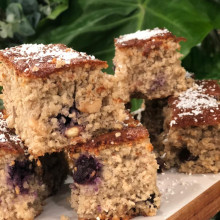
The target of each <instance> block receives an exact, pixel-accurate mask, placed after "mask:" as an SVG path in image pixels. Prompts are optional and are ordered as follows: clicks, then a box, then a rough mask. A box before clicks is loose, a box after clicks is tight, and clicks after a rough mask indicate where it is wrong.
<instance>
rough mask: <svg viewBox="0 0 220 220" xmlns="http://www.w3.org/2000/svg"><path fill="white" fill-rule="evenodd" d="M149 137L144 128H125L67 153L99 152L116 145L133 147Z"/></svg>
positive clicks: (71, 149) (101, 136)
mask: <svg viewBox="0 0 220 220" xmlns="http://www.w3.org/2000/svg"><path fill="white" fill-rule="evenodd" d="M148 137H149V133H148V131H147V129H146V128H144V127H142V126H137V127H127V128H124V129H122V130H117V131H112V132H109V133H106V134H102V135H99V136H97V137H95V138H93V139H91V140H89V141H88V142H86V143H83V144H77V145H75V146H71V147H70V148H69V153H70V157H71V153H76V152H79V151H100V150H103V149H106V148H110V147H115V146H117V145H123V144H127V145H131V146H132V145H133V143H134V142H136V143H138V142H141V141H143V140H144V139H146V138H148Z"/></svg>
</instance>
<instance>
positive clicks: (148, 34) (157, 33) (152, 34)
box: [116, 28, 169, 45]
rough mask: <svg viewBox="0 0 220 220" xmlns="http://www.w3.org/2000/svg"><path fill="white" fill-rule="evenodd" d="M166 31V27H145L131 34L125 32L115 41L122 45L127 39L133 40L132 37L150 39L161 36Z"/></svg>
mask: <svg viewBox="0 0 220 220" xmlns="http://www.w3.org/2000/svg"><path fill="white" fill-rule="evenodd" d="M167 33H169V31H168V30H167V29H159V28H154V29H153V30H150V29H147V30H144V31H140V30H139V31H137V32H135V33H132V34H126V35H123V36H120V37H119V38H118V39H117V41H116V42H117V43H120V44H122V45H123V43H125V42H126V41H129V40H134V39H137V40H147V39H150V38H151V37H155V36H163V35H164V34H167Z"/></svg>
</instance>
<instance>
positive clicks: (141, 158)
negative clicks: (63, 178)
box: [69, 126, 160, 219]
mask: <svg viewBox="0 0 220 220" xmlns="http://www.w3.org/2000/svg"><path fill="white" fill-rule="evenodd" d="M152 150H153V146H152V145H151V143H150V141H149V135H148V132H147V130H146V128H144V127H142V126H134V127H129V126H128V127H127V128H124V129H122V130H118V131H112V132H109V133H106V134H102V135H100V136H98V137H96V138H94V139H92V140H90V141H88V142H87V143H85V144H79V145H77V146H74V147H72V148H70V149H69V157H70V160H72V162H73V164H74V165H73V180H74V183H73V185H72V187H71V188H72V189H71V191H72V192H71V199H70V202H71V206H72V208H73V209H74V210H75V211H76V212H77V214H78V218H79V219H130V218H132V217H135V216H153V215H156V212H157V210H158V208H159V206H160V193H159V191H158V188H157V186H156V177H157V168H158V165H157V162H156V159H155V155H154V153H153V152H152Z"/></svg>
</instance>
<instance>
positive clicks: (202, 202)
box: [167, 181, 220, 220]
mask: <svg viewBox="0 0 220 220" xmlns="http://www.w3.org/2000/svg"><path fill="white" fill-rule="evenodd" d="M219 211H220V181H218V182H217V183H215V184H214V185H213V186H211V187H209V188H208V189H207V190H206V191H205V192H203V193H202V194H200V195H199V196H198V197H196V198H195V199H194V200H192V201H191V202H190V203H188V204H187V205H185V206H184V207H183V208H181V209H180V210H179V211H177V212H176V213H174V214H173V215H172V216H171V217H169V218H168V219H167V220H208V219H210V218H212V217H213V216H214V215H215V214H216V213H218V212H219Z"/></svg>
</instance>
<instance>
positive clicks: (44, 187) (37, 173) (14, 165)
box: [0, 112, 68, 220]
mask: <svg viewBox="0 0 220 220" xmlns="http://www.w3.org/2000/svg"><path fill="white" fill-rule="evenodd" d="M25 150H26V149H25V147H24V145H23V143H22V141H21V139H20V138H19V137H18V136H17V135H16V134H15V133H14V131H13V130H11V129H8V127H7V123H6V121H5V119H4V118H3V114H2V113H1V112H0V180H1V181H0V219H2V220H12V219H19V220H22V219H24V220H33V219H34V217H35V216H36V215H38V214H40V212H41V211H42V209H43V200H44V199H45V198H46V197H47V196H49V195H51V194H53V193H55V192H56V191H57V190H58V189H59V187H60V186H61V184H62V183H63V181H64V180H65V178H66V175H67V172H68V166H67V163H66V162H65V159H64V154H63V153H53V154H51V155H45V156H44V157H40V158H39V160H32V161H31V160H29V157H28V155H27V154H25Z"/></svg>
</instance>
